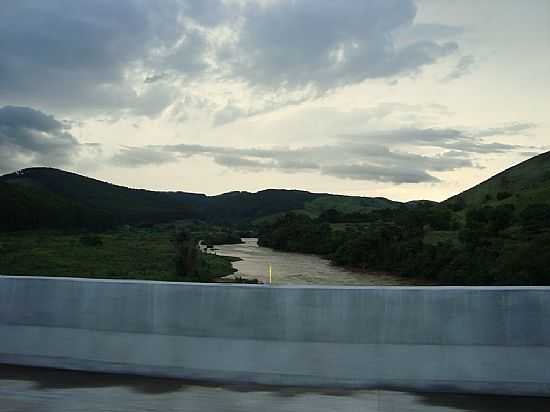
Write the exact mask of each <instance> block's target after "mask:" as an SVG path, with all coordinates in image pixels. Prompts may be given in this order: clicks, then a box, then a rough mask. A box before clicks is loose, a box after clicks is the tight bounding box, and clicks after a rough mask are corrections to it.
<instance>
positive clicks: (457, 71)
mask: <svg viewBox="0 0 550 412" xmlns="http://www.w3.org/2000/svg"><path fill="white" fill-rule="evenodd" d="M474 63H475V59H474V56H471V55H468V56H462V57H461V58H460V60H459V61H458V63H457V64H456V66H455V67H454V68H453V70H452V71H451V72H450V73H449V74H448V75H447V76H445V77H444V78H443V81H446V82H450V81H452V80H456V79H459V78H461V77H463V76H465V75H467V74H469V73H470V72H471V71H472V67H473V65H474Z"/></svg>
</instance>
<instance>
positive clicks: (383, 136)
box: [341, 123, 536, 154]
mask: <svg viewBox="0 0 550 412" xmlns="http://www.w3.org/2000/svg"><path fill="white" fill-rule="evenodd" d="M535 127H536V125H535V124H532V123H513V124H511V125H507V126H501V127H495V128H487V129H480V130H473V131H466V130H459V129H452V128H441V129H439V128H429V129H415V128H405V129H395V130H384V131H379V132H369V133H363V134H347V135H343V136H341V138H342V139H343V140H344V141H347V142H373V143H379V144H387V145H399V144H401V145H410V146H426V147H435V148H439V149H445V150H451V151H460V152H462V153H463V154H483V153H504V152H509V151H511V150H516V149H520V148H525V146H521V145H511V144H504V143H498V142H485V141H484V140H483V138H485V137H495V136H516V135H521V134H525V133H527V132H528V131H529V130H531V129H533V128H535Z"/></svg>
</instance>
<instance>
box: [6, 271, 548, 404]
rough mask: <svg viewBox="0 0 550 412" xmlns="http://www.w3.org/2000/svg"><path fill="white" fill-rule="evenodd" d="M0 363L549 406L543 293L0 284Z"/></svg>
mask: <svg viewBox="0 0 550 412" xmlns="http://www.w3.org/2000/svg"><path fill="white" fill-rule="evenodd" d="M0 363H10V364H20V365H34V366H49V367H57V368H67V369H79V370H90V371H107V372H117V373H137V374H145V375H158V376H172V377H181V378H188V379H208V380H216V381H231V382H242V383H263V384H283V385H315V386H317V385H319V386H358V387H386V388H401V389H412V390H422V391H424V390H426V391H457V392H479V393H503V394H504V393H505V394H527V395H550V288H542V287H540V288H539V287H530V288H508V287H506V288H460V287H449V288H444V287H389V288H385V287H289V286H280V287H274V286H272V287H270V286H261V285H260V286H255V285H204V284H175V283H164V282H141V281H112V280H93V279H71V278H30V277H29V278H27V277H2V276H0Z"/></svg>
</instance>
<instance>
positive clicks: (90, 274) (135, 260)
mask: <svg viewBox="0 0 550 412" xmlns="http://www.w3.org/2000/svg"><path fill="white" fill-rule="evenodd" d="M174 236H175V232H174V230H169V229H160V228H159V229H157V228H148V229H129V230H118V231H111V232H103V233H93V234H90V233H64V232H54V231H32V232H31V231H21V232H3V233H0V273H1V274H5V275H7V274H11V275H26V276H36V275H38V276H71V277H86V278H107V279H141V280H161V281H173V282H182V281H187V280H192V279H186V278H185V277H182V276H178V275H177V274H176V273H175V245H174V243H173V240H174ZM201 259H202V260H203V262H204V264H203V265H202V270H204V271H205V273H204V275H205V276H204V278H207V279H211V280H212V281H215V280H216V279H217V278H220V277H223V276H227V275H230V274H232V273H233V272H234V270H233V267H232V265H231V262H232V261H234V259H231V258H229V257H222V256H216V255H211V254H202V255H201Z"/></svg>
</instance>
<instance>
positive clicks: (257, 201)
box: [0, 167, 399, 229]
mask: <svg viewBox="0 0 550 412" xmlns="http://www.w3.org/2000/svg"><path fill="white" fill-rule="evenodd" d="M0 203H1V205H0V212H2V217H0V227H3V228H8V229H18V228H33V227H54V228H57V227H91V228H103V227H109V226H113V225H117V224H147V223H160V222H167V221H174V220H181V219H201V220H206V221H211V222H236V221H243V220H254V219H257V218H262V217H266V216H270V215H275V214H278V213H285V212H289V211H297V210H304V212H307V213H308V214H310V215H318V214H320V213H322V212H323V211H325V210H327V209H331V208H334V209H340V210H345V211H355V210H359V211H361V210H362V211H368V210H373V209H380V208H389V207H396V206H397V205H399V203H398V202H393V201H390V200H388V199H383V198H368V197H350V196H337V195H329V194H318V193H310V192H306V191H299V190H279V189H269V190H263V191H260V192H257V193H249V192H229V193H225V194H222V195H218V196H206V195H203V194H195V193H186V192H156V191H149V190H143V189H131V188H127V187H124V186H117V185H114V184H111V183H107V182H102V181H100V180H96V179H92V178H89V177H86V176H81V175H78V174H76V173H70V172H66V171H63V170H58V169H53V168H43V167H36V168H29V169H24V170H20V171H18V172H15V173H10V174H7V175H4V176H0Z"/></svg>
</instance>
